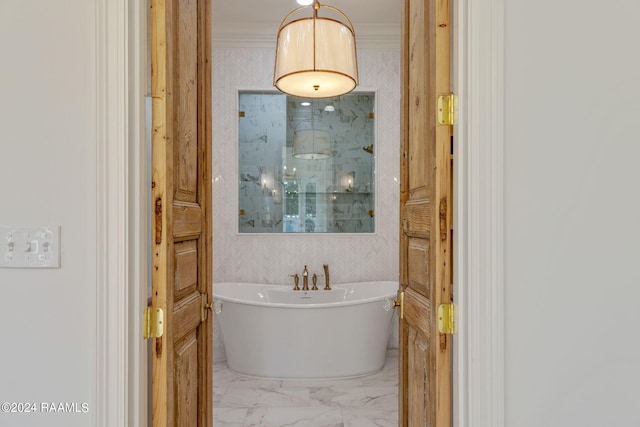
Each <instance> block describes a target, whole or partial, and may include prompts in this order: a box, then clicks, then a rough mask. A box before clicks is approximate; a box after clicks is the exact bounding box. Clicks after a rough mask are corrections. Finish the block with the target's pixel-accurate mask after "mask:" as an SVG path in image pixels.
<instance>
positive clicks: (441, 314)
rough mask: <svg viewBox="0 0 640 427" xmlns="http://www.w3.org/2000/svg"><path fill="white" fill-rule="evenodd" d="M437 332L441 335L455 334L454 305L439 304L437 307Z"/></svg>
mask: <svg viewBox="0 0 640 427" xmlns="http://www.w3.org/2000/svg"><path fill="white" fill-rule="evenodd" d="M438 331H440V333H441V334H455V333H456V305H455V304H440V305H439V306H438Z"/></svg>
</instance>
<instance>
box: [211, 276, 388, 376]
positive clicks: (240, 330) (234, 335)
mask: <svg viewBox="0 0 640 427" xmlns="http://www.w3.org/2000/svg"><path fill="white" fill-rule="evenodd" d="M323 286H324V285H323ZM331 286H332V289H331V290H330V291H329V290H328V291H325V290H323V289H322V287H320V290H317V291H311V290H310V291H294V290H293V286H280V285H261V284H254V283H215V284H214V286H213V298H214V309H215V311H216V313H217V320H218V321H219V322H220V327H221V328H222V335H223V337H224V345H225V349H226V353H227V364H228V365H229V368H230V369H232V370H234V371H236V372H239V373H242V374H246V375H252V376H258V377H269V378H300V379H320V378H327V379H328V378H345V377H356V376H361V375H367V374H370V373H373V372H376V371H378V370H380V369H382V367H383V365H384V360H385V353H386V347H387V341H388V339H389V333H390V330H391V329H390V327H391V322H392V319H393V298H394V297H395V296H396V292H397V290H398V282H364V283H349V284H336V285H331Z"/></svg>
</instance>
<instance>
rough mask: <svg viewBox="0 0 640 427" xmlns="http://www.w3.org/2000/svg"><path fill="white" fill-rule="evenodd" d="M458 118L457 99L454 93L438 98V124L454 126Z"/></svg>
mask: <svg viewBox="0 0 640 427" xmlns="http://www.w3.org/2000/svg"><path fill="white" fill-rule="evenodd" d="M457 116H458V97H457V96H456V94H454V93H450V94H448V95H440V96H439V97H438V123H440V124H441V125H455V124H456V121H457Z"/></svg>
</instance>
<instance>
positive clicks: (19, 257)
mask: <svg viewBox="0 0 640 427" xmlns="http://www.w3.org/2000/svg"><path fill="white" fill-rule="evenodd" d="M0 267H2V268H60V226H58V225H34V226H25V227H22V226H13V227H12V226H0Z"/></svg>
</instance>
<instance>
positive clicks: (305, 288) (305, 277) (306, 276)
mask: <svg viewBox="0 0 640 427" xmlns="http://www.w3.org/2000/svg"><path fill="white" fill-rule="evenodd" d="M302 290H303V291H308V290H309V272H308V271H307V266H306V265H305V266H304V271H303V272H302Z"/></svg>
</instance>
